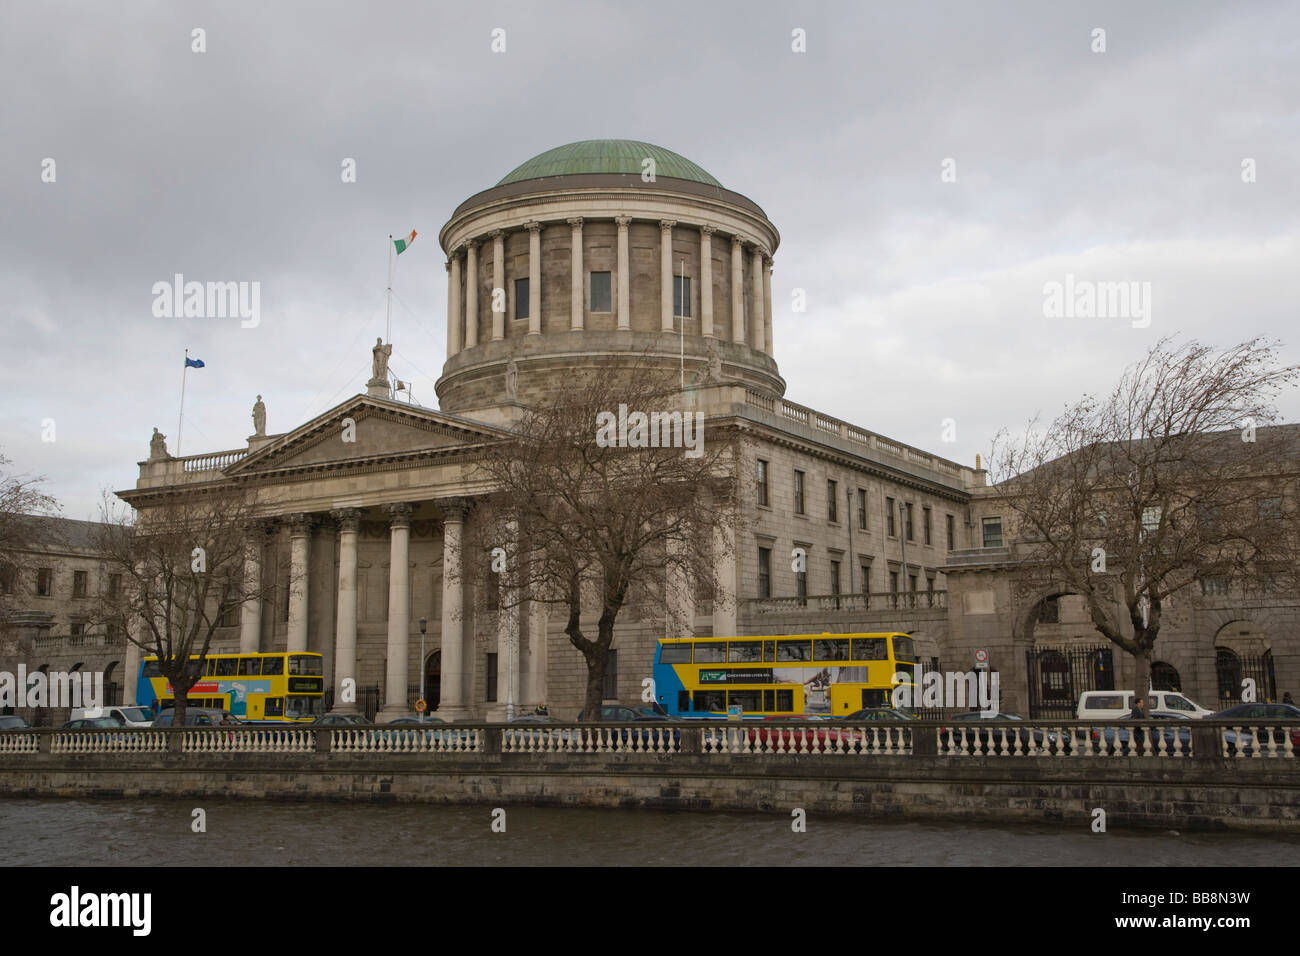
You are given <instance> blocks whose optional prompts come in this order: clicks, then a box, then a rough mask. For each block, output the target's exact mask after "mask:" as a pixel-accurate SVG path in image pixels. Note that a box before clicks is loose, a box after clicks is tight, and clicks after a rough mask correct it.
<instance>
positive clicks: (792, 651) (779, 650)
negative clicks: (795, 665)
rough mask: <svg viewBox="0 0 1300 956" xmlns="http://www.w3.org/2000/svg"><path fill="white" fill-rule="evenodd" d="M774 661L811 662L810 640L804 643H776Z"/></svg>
mask: <svg viewBox="0 0 1300 956" xmlns="http://www.w3.org/2000/svg"><path fill="white" fill-rule="evenodd" d="M776 659H777V660H778V661H810V660H812V638H808V639H807V640H804V641H777V642H776Z"/></svg>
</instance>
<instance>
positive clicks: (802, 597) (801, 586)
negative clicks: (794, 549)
mask: <svg viewBox="0 0 1300 956" xmlns="http://www.w3.org/2000/svg"><path fill="white" fill-rule="evenodd" d="M794 593H795V597H797V598H798V599H799V606H800V607H803V606H804V605H805V604H807V603H808V572H807V571H796V572H795V573H794Z"/></svg>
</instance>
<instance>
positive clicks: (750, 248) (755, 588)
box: [119, 140, 1300, 719]
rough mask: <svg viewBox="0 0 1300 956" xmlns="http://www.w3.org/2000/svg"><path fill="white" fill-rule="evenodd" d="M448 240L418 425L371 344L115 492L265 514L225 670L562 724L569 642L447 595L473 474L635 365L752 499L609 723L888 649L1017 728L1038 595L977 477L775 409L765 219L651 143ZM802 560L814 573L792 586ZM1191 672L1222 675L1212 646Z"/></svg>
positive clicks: (156, 461)
mask: <svg viewBox="0 0 1300 956" xmlns="http://www.w3.org/2000/svg"><path fill="white" fill-rule="evenodd" d="M440 241H441V244H442V247H443V249H444V251H445V252H446V256H447V260H446V270H447V275H448V301H447V317H446V319H447V343H448V355H447V361H446V364H445V366H444V368H443V374H442V376H441V378H440V379H439V381H438V383H437V394H438V398H439V408H438V409H437V410H435V409H430V408H424V407H421V406H419V405H415V404H411V403H408V402H405V401H396V400H394V398H393V394H394V392H393V391H392V389H391V386H390V381H389V377H388V375H387V373H386V368H385V363H386V353H385V352H384V350H383V347H382V346H381V345H378V344H377V346H376V349H375V353H374V363H375V366H374V371H375V375H374V377H373V378H372V380H371V381H370V382H369V384H368V387H367V391H366V393H364V394H359V395H356V396H354V397H352V398H350V399H348V400H347V401H345V402H343V403H342V404H340V405H338V406H336V407H335V408H332V409H330V410H329V411H327V412H325V413H323V414H322V415H320V416H318V417H317V418H315V419H313V420H312V421H309V422H304V423H301V424H299V425H297V426H296V427H294V428H292V429H290V430H289V431H286V432H283V433H280V434H274V435H263V434H257V435H254V436H252V437H251V438H250V439H249V442H248V446H247V447H245V448H239V449H233V450H227V451H218V452H213V453H209V454H203V455H193V456H188V457H185V458H175V457H172V456H170V455H169V454H167V453H166V450H165V447H164V446H163V445H162V442H161V441H159V442H157V443H156V445H155V447H154V449H153V451H152V452H151V455H150V458H149V459H148V460H146V461H143V462H141V463H140V477H139V480H138V482H137V485H136V487H135V488H134V489H131V490H129V491H123V492H120V493H119V494H120V496H121V497H122V498H123V499H125V500H126V501H128V502H129V503H130V504H132V505H133V506H134V507H136V508H138V509H142V510H147V509H148V508H150V507H151V506H155V505H156V504H157V503H158V502H161V501H163V500H165V499H166V497H167V496H169V495H172V494H177V493H180V494H184V493H185V492H186V489H187V488H190V487H193V486H197V485H201V484H205V483H211V482H216V483H225V482H233V483H237V484H239V485H242V486H244V487H246V488H249V489H250V490H252V491H254V492H255V493H256V496H257V500H258V502H259V509H260V513H261V515H262V516H263V517H262V520H260V521H258V522H257V523H256V524H255V525H254V526H253V527H251V528H250V530H249V541H248V552H247V553H248V560H247V563H246V573H247V574H249V575H250V576H255V577H258V578H260V579H261V580H262V581H263V582H264V583H270V584H279V585H280V586H279V587H277V588H276V591H275V594H276V596H275V598H274V599H273V600H270V601H266V602H249V604H247V605H246V606H245V607H244V608H243V611H242V614H241V616H240V620H239V621H238V622H237V623H236V622H232V624H231V626H230V627H229V628H226V629H224V630H223V632H222V637H221V646H222V648H223V649H242V650H254V649H261V650H270V649H280V648H287V649H290V650H295V649H305V650H316V651H319V652H321V653H322V654H323V655H324V657H325V666H326V675H327V676H328V677H329V683H330V685H331V686H333V687H335V688H337V687H338V686H339V685H340V682H341V681H342V680H343V679H344V678H348V677H351V678H354V679H355V680H356V682H357V684H358V686H359V687H361V688H362V689H363V691H364V692H366V693H363V695H362V698H361V699H360V700H359V701H358V704H357V706H358V707H359V708H362V709H365V710H366V711H367V712H374V711H375V710H378V711H379V712H380V714H381V716H395V715H397V714H403V713H408V712H410V709H411V702H412V701H413V699H414V698H415V697H416V695H417V694H418V688H419V684H420V679H421V676H422V674H423V676H424V677H425V680H426V683H427V688H428V690H427V696H428V697H429V698H430V701H431V703H432V704H433V705H434V706H436V709H437V712H438V713H439V714H440V715H441V716H443V717H444V718H448V719H456V718H462V719H463V718H501V717H504V716H505V715H506V714H507V712H508V708H510V707H514V708H516V709H518V708H531V707H533V706H534V705H536V704H539V703H543V702H544V703H546V704H548V705H549V707H550V709H551V712H552V713H554V714H557V715H559V716H562V717H572V716H573V715H574V714H575V713H576V712H577V710H578V709H579V708H580V706H581V701H582V696H583V688H584V681H585V668H584V664H583V661H582V658H581V656H580V655H579V654H578V653H577V651H575V650H574V649H573V648H572V647H571V646H570V645H569V642H568V639H567V637H566V636H565V635H564V634H563V633H562V630H561V627H562V624H561V622H560V621H559V620H556V619H549V620H548V618H547V615H546V613H545V610H544V609H542V608H540V607H539V606H537V605H533V606H531V608H530V609H529V610H527V611H526V612H524V613H516V614H504V613H499V612H493V611H484V610H482V604H483V602H479V601H475V600H474V596H473V595H472V594H468V593H466V587H467V586H468V585H466V584H465V583H464V582H465V580H466V576H464V575H461V574H459V573H458V569H459V562H460V561H462V560H467V559H468V558H467V557H466V556H465V555H464V554H462V551H461V549H460V547H459V543H460V541H461V540H462V537H463V535H464V532H465V522H466V521H472V520H473V516H472V515H473V513H472V509H471V508H469V507H468V506H469V505H470V503H472V501H473V499H474V497H475V496H476V495H479V494H482V493H483V492H484V491H485V490H486V489H485V488H484V487H483V486H482V484H481V479H479V478H478V477H476V470H475V465H474V463H475V457H476V454H478V452H479V450H480V449H481V448H483V447H484V445H485V444H486V443H491V442H495V441H499V440H501V439H502V438H503V437H505V436H507V435H508V434H509V428H510V427H511V424H512V423H513V422H515V421H516V420H517V419H518V417H519V415H520V413H521V411H522V410H523V409H524V408H525V407H526V406H527V405H528V403H530V402H533V401H540V400H544V399H545V398H546V397H547V396H548V395H550V394H553V393H554V392H556V391H557V390H560V389H563V388H565V387H566V384H567V383H568V381H569V378H570V375H571V372H572V370H573V369H575V368H581V367H584V366H590V365H593V364H601V365H608V364H611V363H613V364H620V363H623V364H630V363H632V362H634V361H635V362H641V363H644V362H645V361H647V360H649V361H652V362H659V363H662V364H663V365H664V366H665V367H669V368H672V369H674V370H677V369H679V368H681V369H682V374H683V376H684V378H685V381H686V383H687V389H686V400H687V402H688V403H690V404H691V406H692V407H694V408H695V409H697V410H699V411H702V412H703V413H704V414H705V416H706V419H705V421H706V432H705V434H706V440H707V436H709V435H713V436H718V435H728V436H731V435H736V434H739V435H740V436H741V437H742V438H743V439H744V441H743V448H744V456H743V465H742V466H743V468H744V469H745V472H746V474H745V476H744V477H745V478H746V480H747V482H748V483H750V484H751V485H752V488H753V492H752V494H751V495H750V497H751V498H752V500H751V501H749V503H748V505H747V507H746V514H745V522H744V526H743V530H742V531H740V532H739V533H738V534H739V537H738V538H736V539H735V540H734V541H733V540H729V539H727V538H722V539H720V540H719V545H720V547H719V554H720V555H722V556H723V557H721V558H720V561H719V564H720V567H721V570H722V576H723V579H724V586H725V592H726V593H725V594H724V595H723V596H722V597H721V598H720V599H719V600H717V601H716V602H712V603H706V602H704V601H698V602H697V601H695V600H694V599H693V598H691V597H690V596H689V595H687V596H685V597H684V598H683V602H682V606H681V607H675V608H674V609H672V613H669V612H668V609H665V608H632V609H629V610H628V611H627V612H625V614H624V615H623V618H622V620H621V622H620V627H619V630H618V632H617V636H616V638H615V641H614V645H613V646H614V649H615V651H616V657H615V658H614V659H613V666H612V667H611V674H610V677H609V679H608V680H607V697H608V698H609V699H610V700H618V701H622V702H625V703H632V704H636V703H639V702H640V690H641V679H642V678H644V677H647V676H649V675H650V669H651V657H652V654H653V650H654V646H655V643H654V642H655V639H656V638H658V637H661V636H665V635H680V634H682V633H683V632H687V633H693V634H696V635H701V636H707V635H710V634H717V635H723V634H742V635H752V634H764V633H791V632H796V633H806V632H821V631H856V630H904V631H909V632H911V633H913V634H914V635H915V637H916V639H917V645H918V648H919V652H920V655H921V657H922V659H923V660H926V661H927V662H930V663H932V664H939V665H941V666H943V667H945V668H950V669H962V670H965V669H967V668H969V667H970V665H971V661H970V655H971V654H973V651H974V649H975V648H976V647H978V646H989V647H990V648H991V649H993V650H994V652H995V654H996V656H997V661H996V666H998V667H1000V668H1001V669H1003V670H1004V672H1008V673H1009V675H1010V676H1006V675H1004V678H1003V697H1004V700H1005V701H1007V706H1009V707H1012V708H1015V707H1019V708H1021V709H1022V710H1024V711H1025V712H1027V710H1028V706H1029V704H1030V700H1029V694H1028V688H1029V687H1030V686H1031V684H1032V683H1033V682H1034V681H1036V680H1038V679H1039V677H1038V676H1037V675H1030V674H1029V673H1028V672H1027V671H1026V669H1025V668H1026V667H1027V666H1028V665H1027V664H1026V658H1025V656H1024V651H1025V650H1026V647H1025V646H1024V641H1025V640H1026V638H1025V636H1024V631H1025V629H1024V628H1022V627H1018V626H1017V625H1016V624H1015V619H1016V615H1018V614H1022V613H1024V609H1023V606H1022V605H1024V604H1025V601H1030V602H1031V603H1032V600H1033V599H1034V598H1032V597H1023V596H1022V597H1018V598H1016V599H1015V600H1012V599H1011V598H1010V597H1009V596H1008V595H1009V593H1010V592H1009V591H1007V590H1006V589H1007V588H1008V587H1009V585H1007V584H1006V583H1005V580H1003V579H1009V577H1008V575H1009V572H1008V571H1007V569H1006V568H1005V567H1004V566H1003V565H1000V564H999V563H998V560H997V557H998V553H999V552H997V549H996V548H990V547H986V545H989V542H988V541H987V540H986V539H985V537H984V535H985V522H984V520H983V519H984V518H986V517H989V514H988V513H987V508H986V507H985V504H984V503H985V502H987V500H988V489H987V488H986V477H985V473H984V471H983V470H981V469H980V468H979V467H978V462H977V463H976V467H975V468H971V467H968V466H964V465H961V464H958V463H956V462H952V461H948V460H946V459H944V458H942V457H939V456H937V455H935V454H932V453H930V452H927V451H923V450H921V449H919V448H914V447H911V446H909V445H906V444H903V443H901V442H898V441H894V440H890V439H888V438H885V437H884V436H881V435H877V434H875V433H873V432H871V431H868V430H867V429H865V428H862V427H860V426H858V425H854V424H851V423H849V422H845V421H840V420H838V419H835V418H831V417H830V416H826V415H822V414H820V413H818V412H817V411H815V410H813V409H810V408H807V407H805V406H802V405H799V404H796V403H794V402H792V401H790V400H788V399H787V398H786V383H785V381H784V379H782V377H781V376H780V374H779V371H778V367H777V362H776V358H775V355H776V348H775V344H776V343H775V338H774V334H773V332H774V329H773V309H772V272H773V259H774V256H775V254H776V251H777V248H778V245H779V242H780V236H779V233H778V231H777V229H776V227H775V225H773V224H772V223H771V222H770V221H769V220H768V218H767V216H766V215H765V214H764V212H763V210H762V209H761V208H760V207H759V206H758V205H757V204H755V203H754V202H753V201H751V200H750V199H748V198H746V197H745V196H743V195H740V194H739V193H736V192H733V191H731V190H730V189H728V188H726V187H724V186H723V185H722V184H720V183H719V182H718V181H717V180H716V179H714V178H713V177H712V176H710V175H709V174H708V173H706V172H705V171H704V170H703V169H701V168H700V167H699V166H697V165H695V164H694V163H692V162H690V161H688V160H686V159H684V158H683V157H681V156H678V155H677V154H675V153H672V152H670V151H668V150H666V149H663V148H661V147H657V146H653V145H650V144H647V143H639V142H631V141H623V140H596V141H587V142H581V143H573V144H570V145H568V146H562V147H559V148H557V149H553V150H550V151H548V152H545V153H542V154H541V155H539V156H537V157H534V158H533V159H531V160H529V161H528V162H526V163H524V164H523V165H521V166H519V167H518V168H516V169H515V170H514V171H513V172H511V173H509V174H508V175H506V176H505V177H504V178H503V179H502V180H501V181H500V182H498V183H497V184H496V185H495V186H493V187H492V188H490V189H487V190H485V191H483V192H480V193H478V194H476V195H474V196H472V197H470V198H469V199H467V200H466V201H465V202H463V203H462V204H461V205H460V206H459V207H458V208H457V209H456V210H455V211H454V212H453V213H452V216H451V218H450V220H449V221H448V222H447V224H446V225H445V226H444V227H443V229H442V230H441V233H440ZM268 400H269V401H270V402H271V403H272V404H273V403H274V396H273V395H269V396H268ZM259 432H260V429H259ZM349 437H350V438H351V439H352V440H348V438H349ZM999 545H1000V542H999ZM794 549H803V550H804V551H805V552H806V554H807V570H806V571H805V572H802V573H796V572H795V571H794V570H792V561H791V555H792V551H793V550H794ZM449 572H450V573H449ZM977 573H978V574H983V575H993V576H994V577H998V576H999V575H1001V577H1000V578H999V580H1000V581H1002V582H1003V583H1000V584H997V585H995V586H994V587H992V588H989V587H987V586H985V579H983V578H977ZM290 581H293V582H295V584H294V586H293V587H290V586H289V582H290ZM299 582H301V584H300V583H299ZM954 582H957V584H958V587H957V590H954ZM999 589H1001V590H999ZM974 592H978V595H977V596H974V597H969V598H968V597H966V595H967V594H974ZM986 592H990V593H986ZM1291 604H1292V606H1294V604H1295V602H1294V601H1292V602H1291ZM421 618H423V619H425V620H427V622H428V623H427V632H426V633H425V634H424V635H423V650H424V653H423V657H422V656H421V646H422V645H421V638H422V635H421V631H420V628H419V624H418V622H419V621H420V619H421ZM1193 631H1196V628H1195V627H1193ZM1197 633H1199V631H1197ZM1051 636H1052V637H1055V638H1060V639H1062V640H1074V639H1075V637H1076V635H1074V634H1073V633H1071V634H1052V635H1051ZM1035 639H1036V638H1035V637H1034V636H1033V633H1032V629H1031V633H1030V635H1029V637H1028V640H1030V641H1033V640H1035ZM1081 639H1082V640H1085V641H1086V642H1087V643H1089V644H1092V643H1096V637H1095V635H1093V636H1091V637H1088V636H1086V635H1084V636H1083V637H1082V638H1081ZM1199 640H1200V638H1199V637H1197V638H1195V639H1193V644H1195V643H1196V641H1199ZM1269 640H1271V641H1272V642H1273V643H1274V645H1275V646H1276V645H1277V643H1278V642H1281V641H1283V640H1286V641H1289V642H1294V638H1292V637H1290V636H1287V637H1285V638H1284V637H1283V635H1281V634H1277V633H1271V634H1269V635H1268V637H1266V638H1265V641H1269ZM1204 653H1205V654H1208V655H1209V656H1210V657H1211V659H1213V655H1214V649H1213V647H1212V646H1210V647H1207V648H1205V649H1204ZM1288 661H1294V658H1288ZM134 666H135V662H134V660H133V659H131V655H130V654H129V655H128V661H127V667H126V670H127V672H128V673H129V672H131V671H132V670H133V669H134ZM1286 666H1287V667H1288V668H1291V667H1292V664H1290V663H1288V664H1287V665H1286ZM1211 669H1212V668H1211ZM1192 670H1193V671H1194V670H1195V669H1192ZM1297 677H1300V674H1296V673H1295V672H1294V671H1291V670H1289V671H1287V674H1286V679H1287V680H1288V681H1290V682H1291V684H1294V683H1296V678H1297ZM1281 678H1282V674H1281V673H1279V679H1281ZM1198 679H1199V678H1198ZM1291 684H1288V685H1287V686H1291ZM1186 689H1187V690H1188V691H1189V693H1196V690H1195V688H1191V687H1189V688H1186ZM132 692H133V688H130V687H128V689H127V695H128V697H129V696H130V695H131V693H132ZM338 706H339V707H340V709H343V707H344V705H341V704H340V705H338Z"/></svg>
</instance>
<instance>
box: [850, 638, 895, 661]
mask: <svg viewBox="0 0 1300 956" xmlns="http://www.w3.org/2000/svg"><path fill="white" fill-rule="evenodd" d="M853 659H854V660H855V661H885V660H889V648H888V647H886V646H885V639H884V638H883V637H855V638H853Z"/></svg>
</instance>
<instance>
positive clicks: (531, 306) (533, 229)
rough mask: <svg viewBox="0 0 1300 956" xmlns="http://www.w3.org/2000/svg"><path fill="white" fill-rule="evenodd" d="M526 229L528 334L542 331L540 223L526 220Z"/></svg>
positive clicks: (537, 333) (536, 333)
mask: <svg viewBox="0 0 1300 956" xmlns="http://www.w3.org/2000/svg"><path fill="white" fill-rule="evenodd" d="M524 227H525V228H526V229H527V230H528V334H529V335H539V334H540V333H541V331H542V224H541V223H540V222H537V221H535V220H534V221H533V222H526V223H524Z"/></svg>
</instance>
